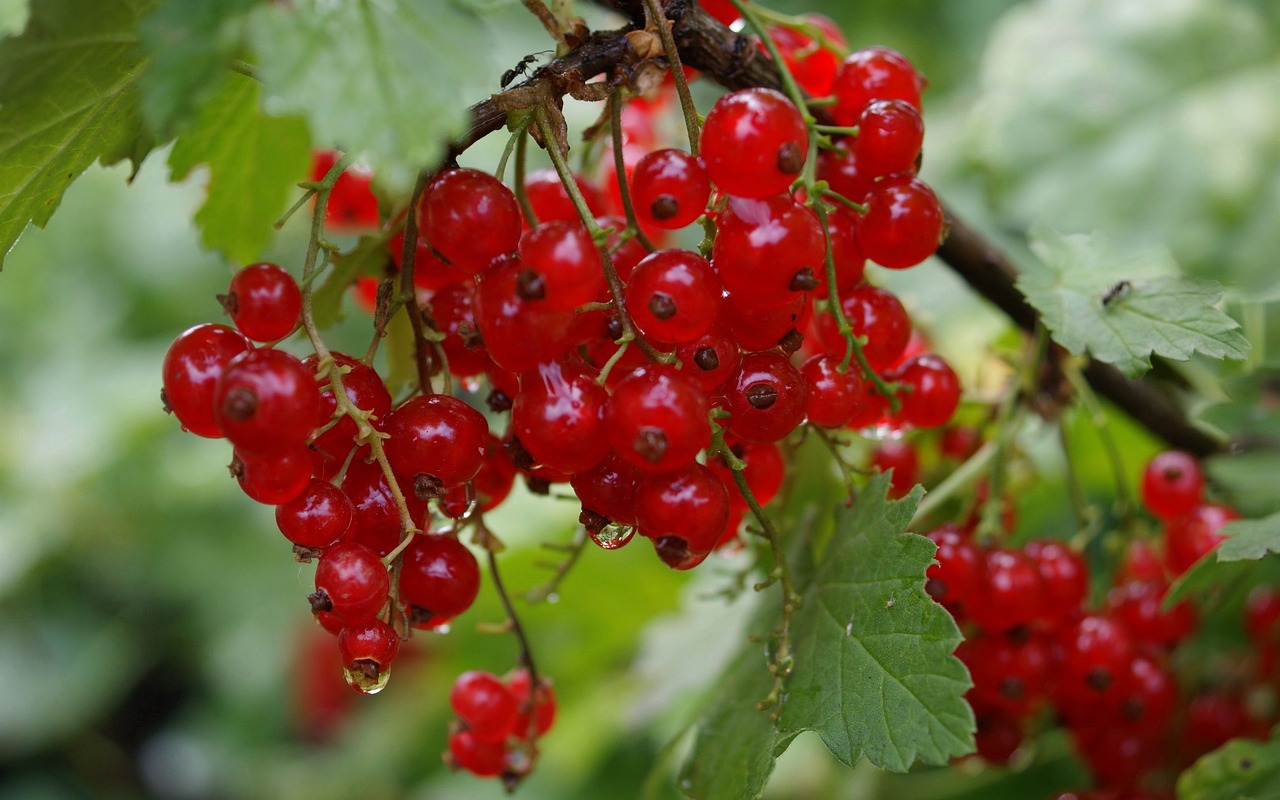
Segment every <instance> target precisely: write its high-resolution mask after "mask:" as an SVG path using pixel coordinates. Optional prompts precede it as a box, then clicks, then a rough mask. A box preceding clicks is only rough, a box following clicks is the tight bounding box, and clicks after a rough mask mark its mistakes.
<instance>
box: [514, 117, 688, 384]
mask: <svg viewBox="0 0 1280 800" xmlns="http://www.w3.org/2000/svg"><path fill="white" fill-rule="evenodd" d="M533 113H534V116H535V117H536V121H537V123H538V130H539V131H540V132H541V133H542V141H543V143H544V144H545V145H546V150H547V155H549V156H550V157H551V163H552V164H553V165H554V166H555V168H556V173H557V174H558V175H559V176H560V182H561V183H562V184H564V189H565V191H566V192H567V193H568V194H569V199H570V200H572V201H573V207H574V208H576V209H577V210H578V218H579V219H581V220H582V224H583V226H584V227H585V228H586V229H587V233H588V234H590V235H591V241H593V242H595V245H596V250H598V251H599V252H600V264H601V266H602V267H603V268H604V277H605V282H606V283H608V284H609V294H610V295H612V296H613V306H614V308H615V309H617V311H618V321H619V322H621V323H622V331H623V335H624V336H626V335H628V334H629V335H630V336H631V338H632V340H634V341H635V343H636V346H637V347H639V348H640V350H641V351H643V352H644V354H645V355H646V356H648V357H649V360H650V361H653V362H655V363H663V364H670V363H672V362H673V361H674V360H675V355H674V354H671V353H663V352H660V351H658V350H656V349H654V347H653V345H651V344H649V343H648V342H646V341H644V340H643V339H641V338H640V337H639V336H638V335H637V334H636V329H635V326H634V325H633V324H632V323H631V315H630V314H628V313H627V304H626V301H625V300H623V286H622V279H621V278H620V277H618V271H617V270H616V269H614V268H613V259H612V258H610V256H609V245H608V237H607V236H606V235H605V232H604V231H603V230H601V228H600V226H599V225H597V224H596V219H595V217H594V216H592V214H591V209H590V208H589V207H588V206H587V201H586V198H584V197H583V196H582V190H581V189H579V188H578V183H577V181H575V180H574V179H573V171H572V170H570V169H569V164H568V162H566V161H565V159H564V154H563V153H561V152H560V150H559V149H558V148H557V147H556V136H555V132H554V131H553V130H552V129H551V121H550V120H549V119H547V110H546V108H544V107H543V106H537V107H536V108H534V111H533ZM516 155H517V156H518V155H519V152H518V151H517V153H516Z"/></svg>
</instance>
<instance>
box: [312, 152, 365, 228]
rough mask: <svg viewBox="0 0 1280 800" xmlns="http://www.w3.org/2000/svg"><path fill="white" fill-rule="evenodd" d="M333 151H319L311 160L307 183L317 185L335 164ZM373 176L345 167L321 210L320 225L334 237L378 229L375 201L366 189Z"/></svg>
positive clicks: (358, 169)
mask: <svg viewBox="0 0 1280 800" xmlns="http://www.w3.org/2000/svg"><path fill="white" fill-rule="evenodd" d="M338 158H339V154H338V153H337V152H336V151H334V150H321V151H319V152H316V153H315V154H313V156H312V160H311V180H313V181H319V180H321V179H323V178H324V176H325V175H327V174H328V173H329V170H330V169H332V168H333V165H334V164H336V163H338ZM372 178H373V173H372V172H371V171H370V170H369V169H367V168H365V167H359V166H354V165H353V166H349V167H347V168H346V169H345V170H344V171H343V172H342V174H341V175H339V176H338V179H337V181H336V182H335V183H334V184H333V188H332V189H331V190H330V191H329V202H328V204H327V205H325V207H324V224H325V226H326V227H327V228H329V230H331V231H333V232H334V233H347V234H351V233H363V232H365V231H367V230H370V229H372V228H376V227H378V198H376V197H374V195H373V191H372V190H371V189H370V183H371V182H372Z"/></svg>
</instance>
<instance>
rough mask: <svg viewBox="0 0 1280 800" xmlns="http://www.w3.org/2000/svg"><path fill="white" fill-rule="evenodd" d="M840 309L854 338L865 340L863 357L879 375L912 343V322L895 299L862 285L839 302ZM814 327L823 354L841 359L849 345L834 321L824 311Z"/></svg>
mask: <svg viewBox="0 0 1280 800" xmlns="http://www.w3.org/2000/svg"><path fill="white" fill-rule="evenodd" d="M840 308H841V310H842V311H843V312H844V316H845V319H847V320H848V321H849V326H850V327H851V328H853V335H854V336H865V337H866V341H867V343H866V344H865V345H863V347H862V353H863V355H865V356H866V357H867V363H869V364H870V365H871V368H872V369H873V370H876V371H877V372H880V371H883V370H886V369H888V368H889V367H891V366H892V365H893V364H894V363H896V362H897V360H898V358H899V357H901V355H902V353H903V351H904V350H906V348H907V343H908V342H909V341H911V319H910V318H909V317H908V316H907V310H906V309H905V308H904V307H903V305H902V301H901V300H899V299H898V298H897V296H896V295H894V294H893V293H892V292H889V291H887V290H885V289H877V288H876V287H874V286H871V285H870V284H865V283H864V284H861V285H859V286H857V287H855V288H854V289H853V291H851V292H849V294H848V295H847V296H846V297H844V298H842V299H841V301H840ZM815 323H816V324H815V327H816V328H817V332H818V340H819V341H820V342H821V343H822V348H823V350H824V351H825V352H827V353H829V354H831V355H833V356H837V357H838V358H841V359H843V358H844V354H845V350H846V349H847V348H848V342H847V341H846V340H845V338H844V336H843V335H841V333H840V329H839V324H838V323H837V322H836V319H835V317H833V316H831V315H830V314H828V313H826V312H825V311H824V312H823V313H820V314H818V315H817V319H816V320H815Z"/></svg>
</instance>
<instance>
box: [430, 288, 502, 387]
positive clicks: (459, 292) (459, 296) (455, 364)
mask: <svg viewBox="0 0 1280 800" xmlns="http://www.w3.org/2000/svg"><path fill="white" fill-rule="evenodd" d="M475 297H476V287H475V283H474V282H472V281H467V282H464V283H449V284H445V285H444V286H441V287H440V288H438V289H437V290H436V291H435V293H434V294H433V295H432V296H431V316H432V319H433V320H434V321H435V326H434V327H435V329H436V330H438V331H440V332H441V333H443V334H444V335H445V336H444V340H443V341H441V342H440V347H441V348H443V349H444V354H445V356H446V357H447V358H448V359H449V372H450V373H451V374H453V375H455V376H457V377H459V378H474V377H476V376H478V375H483V374H484V372H485V370H486V369H487V368H488V367H489V351H488V350H486V349H485V347H484V342H483V340H482V339H481V337H480V330H479V327H478V326H477V325H476V316H475Z"/></svg>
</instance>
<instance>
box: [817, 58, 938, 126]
mask: <svg viewBox="0 0 1280 800" xmlns="http://www.w3.org/2000/svg"><path fill="white" fill-rule="evenodd" d="M832 89H833V91H834V93H835V96H836V107H835V117H836V122H837V124H840V125H856V124H857V121H858V116H859V115H860V114H862V110H863V109H864V108H866V107H867V104H868V103H870V102H872V101H874V100H905V101H906V102H908V103H910V104H911V105H913V106H915V107H916V108H920V91H921V90H922V89H924V79H923V78H921V77H920V73H918V72H916V69H915V67H913V66H912V65H911V62H910V61H908V60H907V58H906V56H904V55H902V54H901V53H899V52H898V51H896V50H891V49H889V48H887V47H868V48H866V49H864V50H859V51H857V52H856V53H854V54H852V55H850V56H849V57H848V58H846V59H845V60H844V63H843V64H841V65H840V69H839V70H837V71H836V77H835V81H834V82H833V85H832Z"/></svg>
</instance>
